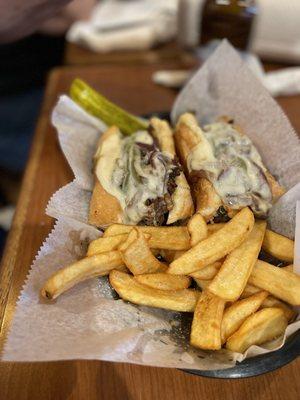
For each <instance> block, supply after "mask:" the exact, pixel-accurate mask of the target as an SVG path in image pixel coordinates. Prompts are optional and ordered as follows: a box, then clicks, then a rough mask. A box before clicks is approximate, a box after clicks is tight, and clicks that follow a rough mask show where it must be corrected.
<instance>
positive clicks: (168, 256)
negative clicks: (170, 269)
mask: <svg viewBox="0 0 300 400" xmlns="http://www.w3.org/2000/svg"><path fill="white" fill-rule="evenodd" d="M175 254H176V250H166V249H165V250H160V255H161V256H162V257H163V258H164V259H165V260H166V261H167V263H168V264H170V263H171V262H172V261H173V260H174V257H175Z"/></svg>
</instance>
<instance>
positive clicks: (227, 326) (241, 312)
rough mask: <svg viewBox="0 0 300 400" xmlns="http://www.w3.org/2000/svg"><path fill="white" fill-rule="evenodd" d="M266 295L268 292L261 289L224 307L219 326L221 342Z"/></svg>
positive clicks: (257, 306) (256, 307)
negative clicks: (220, 326)
mask: <svg viewBox="0 0 300 400" xmlns="http://www.w3.org/2000/svg"><path fill="white" fill-rule="evenodd" d="M267 296H268V292H265V291H261V292H259V293H256V294H253V295H252V296H249V297H247V298H246V299H243V300H239V301H236V302H235V303H233V304H232V305H231V306H229V307H228V308H226V310H225V312H224V315H223V320H222V328H221V340H222V344H223V343H225V342H226V340H227V339H228V338H229V336H231V335H232V334H233V333H234V332H235V331H237V330H238V329H239V327H240V326H241V325H242V323H243V322H244V321H245V320H246V318H247V317H249V316H250V315H251V314H253V313H255V311H257V310H258V309H259V308H260V306H261V305H262V303H263V301H264V300H265V299H266V298H267Z"/></svg>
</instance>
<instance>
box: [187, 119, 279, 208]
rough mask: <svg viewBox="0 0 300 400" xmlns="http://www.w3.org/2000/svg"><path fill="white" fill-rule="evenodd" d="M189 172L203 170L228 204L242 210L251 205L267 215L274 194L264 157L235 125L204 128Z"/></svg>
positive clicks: (219, 124)
mask: <svg viewBox="0 0 300 400" xmlns="http://www.w3.org/2000/svg"><path fill="white" fill-rule="evenodd" d="M188 168H189V171H190V172H191V171H202V172H205V176H206V177H207V179H209V180H210V181H211V182H212V184H213V185H214V188H215V190H216V192H217V193H218V194H219V196H220V197H221V198H222V201H223V203H224V204H227V205H228V206H230V207H231V208H235V209H240V208H241V207H245V206H250V207H251V208H252V210H253V211H254V213H255V214H256V215H258V216H266V214H267V212H268V210H269V209H270V207H271V205H272V203H271V202H272V194H271V190H270V187H269V184H268V182H267V180H266V177H265V174H264V172H265V171H266V169H265V167H264V165H263V163H262V160H261V157H260V155H259V153H258V151H257V150H256V148H255V147H254V145H253V144H252V142H251V140H250V139H249V138H248V137H247V136H245V135H241V134H240V133H239V132H238V131H236V130H235V129H234V128H233V127H232V125H230V124H227V123H224V122H218V123H214V124H210V125H207V126H205V127H204V132H203V134H202V137H201V140H200V142H199V144H198V145H197V146H196V147H195V148H194V149H193V150H192V152H191V153H190V156H189V158H188Z"/></svg>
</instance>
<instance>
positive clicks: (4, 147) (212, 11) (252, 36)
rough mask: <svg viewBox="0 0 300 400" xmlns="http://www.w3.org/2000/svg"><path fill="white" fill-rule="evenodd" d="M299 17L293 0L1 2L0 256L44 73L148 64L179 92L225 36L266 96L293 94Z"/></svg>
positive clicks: (299, 77) (298, 83)
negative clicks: (57, 69)
mask: <svg viewBox="0 0 300 400" xmlns="http://www.w3.org/2000/svg"><path fill="white" fill-rule="evenodd" d="M31 3H34V4H33V5H32V6H31ZM15 6H18V7H19V8H18V7H15ZM16 9H18V13H17V14H16V12H15V10H16ZM20 10H21V11H20ZM299 17H300V1H299V0H285V1H282V0H127V1H126V0H102V1H97V0H73V1H68V0H48V1H47V0H40V1H39V0H34V1H33V0H27V1H26V2H23V1H22V0H9V1H8V0H0V60H1V63H0V255H1V252H2V249H3V246H4V243H5V238H6V235H7V232H8V231H9V228H10V225H11V221H12V218H13V214H14V210H15V206H16V203H17V199H18V195H19V191H20V186H21V180H22V175H23V172H24V169H25V166H26V160H27V158H28V153H29V149H30V145H31V141H32V137H33V133H34V129H35V124H36V120H37V118H38V115H39V110H40V107H41V102H42V98H43V93H44V88H45V84H46V79H47V74H48V73H49V71H50V70H51V69H52V68H54V67H56V66H60V65H65V66H72V65H103V64H116V63H117V64H120V65H123V64H124V65H125V64H126V65H135V66H138V65H141V66H142V65H145V64H152V65H157V70H156V72H155V73H154V74H153V77H152V79H153V81H154V82H155V84H157V85H164V86H167V87H171V88H173V89H174V90H178V89H180V87H181V86H182V85H183V84H184V83H185V82H186V80H187V79H189V77H190V76H191V75H192V74H193V71H195V69H196V68H197V67H198V66H199V65H201V63H202V62H203V61H204V60H205V59H206V58H207V57H208V56H209V55H210V54H211V52H212V51H213V50H214V49H215V47H216V46H217V45H218V44H219V43H220V40H222V39H224V38H227V39H228V40H229V41H230V42H231V43H232V44H233V45H234V46H235V47H236V48H237V49H238V50H239V51H240V54H241V56H242V57H243V58H244V59H245V61H246V62H247V63H248V64H249V67H250V68H251V69H252V70H253V73H255V74H256V75H257V77H258V79H260V80H261V81H262V83H263V84H264V85H265V86H266V88H267V89H268V90H269V91H270V93H271V94H272V95H273V96H280V95H282V94H284V95H289V94H296V93H299V91H300V72H299V69H298V67H297V65H299V64H300V24H299ZM179 60H180V62H181V64H182V65H183V66H184V67H183V68H180V69H175V70H174V68H170V66H172V63H173V64H174V65H178V61H179ZM162 65H163V66H164V67H163V68H162V67H161V66H162ZM274 71H275V72H274Z"/></svg>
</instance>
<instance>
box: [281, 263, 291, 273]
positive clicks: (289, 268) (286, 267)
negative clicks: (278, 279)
mask: <svg viewBox="0 0 300 400" xmlns="http://www.w3.org/2000/svg"><path fill="white" fill-rule="evenodd" d="M281 268H282V269H283V270H284V271H290V272H294V265H293V264H290V265H286V266H285V267H281Z"/></svg>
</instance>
